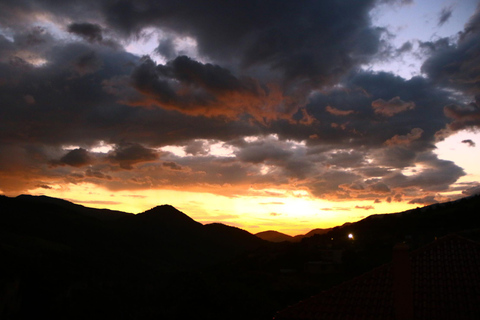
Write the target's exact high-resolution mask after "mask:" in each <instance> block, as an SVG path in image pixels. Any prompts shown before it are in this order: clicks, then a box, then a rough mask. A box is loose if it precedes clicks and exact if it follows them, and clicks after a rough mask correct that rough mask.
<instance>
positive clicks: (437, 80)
mask: <svg viewBox="0 0 480 320" xmlns="http://www.w3.org/2000/svg"><path fill="white" fill-rule="evenodd" d="M409 2H410V1H374V0H361V1H357V0H348V1H314V0H308V1H274V0H267V1H254V0H246V1H241V2H239V3H238V4H232V3H229V2H224V1H223V2H222V1H220V2H216V3H209V2H208V3H207V2H201V1H198V0H187V1H181V2H175V1H163V0H161V1H146V0H145V1H143V0H141V1H133V0H131V1H130V0H125V1H103V0H102V1H81V2H75V3H73V2H72V1H63V2H51V1H35V0H28V1H10V0H7V1H2V3H1V4H0V101H2V103H1V106H0V189H1V190H2V191H4V192H9V193H16V192H24V191H26V190H32V189H34V188H43V189H45V190H52V189H55V188H56V187H52V186H63V185H68V184H71V185H79V184H81V183H83V182H85V183H90V184H94V185H98V186H101V187H103V188H105V189H107V190H114V191H116V190H144V189H175V190H185V191H188V190H193V191H202V192H210V193H214V194H221V195H227V196H229V197H234V196H238V195H240V194H241V195H262V196H272V197H282V196H283V197H286V196H285V193H282V192H284V190H293V191H298V192H301V194H302V196H309V197H316V198H321V199H326V200H335V201H342V200H358V201H360V200H362V201H363V200H364V201H375V203H380V201H381V200H380V199H382V201H384V202H383V204H385V202H386V203H391V202H401V201H405V202H409V201H410V203H411V204H416V203H420V201H424V202H425V203H427V202H428V201H427V200H431V199H433V198H431V197H433V196H435V197H437V198H436V199H440V198H438V196H437V195H438V194H439V193H441V192H450V191H452V188H453V186H454V184H455V183H456V182H457V180H458V179H459V178H460V177H462V176H464V175H465V172H464V170H463V169H461V168H460V167H459V166H457V165H456V164H455V163H453V162H451V161H447V160H442V159H439V158H438V157H437V156H436V155H435V153H434V149H435V144H436V143H437V142H438V138H439V137H446V136H447V135H449V134H452V133H453V132H456V131H459V130H461V129H478V128H480V111H479V110H480V108H479V105H480V104H479V98H478V97H480V89H479V82H478V79H479V78H480V75H479V68H478V66H479V64H480V60H479V57H480V54H479V52H480V51H479V50H480V45H479V43H480V30H479V29H480V28H479V21H480V18H479V16H480V15H479V13H478V12H477V13H475V14H474V15H473V16H472V17H471V19H470V20H469V22H468V24H467V25H466V26H465V29H464V30H463V31H462V32H461V33H460V34H459V35H458V37H457V38H453V37H452V38H440V39H438V40H436V41H432V42H427V41H423V42H422V41H420V42H416V41H413V40H410V41H404V42H403V44H402V43H400V44H397V45H395V46H394V45H393V44H392V43H390V42H389V41H390V40H391V39H393V38H394V37H393V36H392V35H390V34H389V31H388V30H387V29H385V28H380V27H376V26H374V25H373V22H372V14H371V13H372V10H374V9H375V8H378V7H379V6H380V5H381V6H391V5H404V4H407V3H409ZM435 12H438V10H437V11H435ZM451 15H452V8H444V9H443V11H442V12H441V15H440V16H439V25H440V26H441V25H443V24H445V26H444V27H446V26H447V22H448V25H449V24H450V23H451V20H449V19H450V17H451ZM389 37H391V39H390V38H389ZM389 39H390V40H389ZM392 41H393V40H392ZM147 43H148V46H150V47H151V48H152V49H149V50H151V52H150V56H148V55H145V56H140V55H137V54H133V53H132V52H140V51H142V50H144V49H143V47H142V45H143V46H145V47H146V44H147ZM417 43H418V44H417ZM140 47H142V48H140ZM385 48H386V49H385ZM387 49H388V50H387ZM417 49H418V50H417ZM145 50H146V49H145ZM416 50H417V51H416ZM418 52H420V53H419V54H421V55H422V58H423V59H424V60H425V62H424V64H423V66H422V72H423V74H422V76H416V77H412V78H410V79H405V78H402V77H400V76H398V75H394V74H393V73H388V72H381V71H373V70H378V68H377V69H376V68H373V67H371V66H372V65H374V64H375V63H376V62H379V61H385V59H384V58H385V54H387V55H388V58H389V59H393V58H395V57H400V56H402V55H404V56H405V55H413V53H418ZM382 54H383V55H384V56H383V58H382ZM419 74H420V73H419ZM468 141H469V140H466V141H463V142H464V143H468V144H469V145H474V144H473V141H470V142H468ZM48 188H52V189H48ZM277 189H278V190H280V191H275V190H277ZM293 191H291V192H292V194H293ZM456 192H458V193H459V192H461V190H456ZM465 192H467V191H465ZM295 196H298V195H295ZM422 199H423V200H422ZM268 203H270V204H275V203H277V202H270V201H269V202H268ZM282 203H285V204H287V203H288V202H287V201H285V202H282ZM277 204H279V202H278V203H277ZM338 208H342V207H338ZM357 208H358V209H365V210H369V209H373V207H372V206H358V207H357ZM325 210H327V209H325ZM265 214H267V213H265Z"/></svg>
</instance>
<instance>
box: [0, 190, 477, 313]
mask: <svg viewBox="0 0 480 320" xmlns="http://www.w3.org/2000/svg"><path fill="white" fill-rule="evenodd" d="M479 207H480V197H479V196H477V197H469V198H464V199H461V200H458V201H453V202H449V203H442V204H437V205H432V206H427V207H423V208H417V209H413V210H408V211H405V212H400V213H395V214H382V215H372V216H369V217H367V218H365V219H362V220H360V221H358V222H354V223H345V224H344V225H342V226H338V227H335V228H332V229H330V230H321V229H320V230H319V229H314V230H312V231H311V232H310V233H307V234H306V235H303V236H302V239H301V240H300V241H283V242H278V243H275V242H271V240H269V241H265V240H262V239H260V238H259V236H256V235H252V234H250V233H249V232H247V231H245V230H242V229H239V228H236V227H231V226H227V225H223V224H220V223H212V224H206V225H203V224H201V223H199V222H197V221H195V220H193V219H192V218H190V217H189V216H188V215H186V214H184V213H183V212H181V211H179V210H177V209H176V208H174V207H172V206H170V205H161V206H157V207H154V208H152V209H150V210H147V211H145V212H143V213H139V214H128V213H123V212H118V211H111V210H101V209H93V208H87V207H84V206H81V205H76V204H73V203H71V202H68V201H65V200H61V199H55V198H49V197H43V196H40V197H38V196H18V197H16V198H10V197H6V196H0V260H1V261H2V264H0V295H1V297H2V298H4V299H3V301H6V303H3V304H2V303H0V318H2V319H3V318H5V319H32V318H38V317H41V316H48V317H49V318H50V319H87V318H88V319H100V318H103V319H105V318H108V319H109V318H116V319H129V318H137V319H158V318H161V319H163V318H165V319H188V318H194V317H197V318H208V319H235V320H236V319H258V320H266V319H272V317H273V316H274V315H275V312H276V311H278V310H282V309H284V308H286V307H287V306H288V305H291V304H294V303H297V302H298V301H301V300H304V299H306V298H308V297H309V296H311V295H313V294H317V293H318V292H321V291H323V290H326V289H328V288H330V287H331V286H333V285H337V284H339V283H342V282H344V281H347V280H349V279H351V278H352V277H354V276H356V275H359V274H361V273H363V272H365V271H368V270H371V269H373V268H375V267H377V266H379V265H381V264H383V263H386V262H387V261H390V260H391V253H392V248H393V246H394V245H395V244H396V243H398V242H406V243H408V244H409V246H410V247H411V248H412V249H415V248H418V247H419V246H423V245H425V244H428V243H431V242H432V241H434V240H435V239H436V238H440V237H442V236H444V235H447V234H451V233H457V234H459V235H461V236H463V237H466V238H468V239H471V240H476V241H479V240H480V215H479V214H478V208H479ZM312 233H313V235H312V236H308V235H310V234H312ZM349 233H352V234H354V239H350V238H348V234H349ZM268 234H270V235H279V234H280V233H277V232H274V231H272V232H268V233H267V235H268ZM280 235H281V234H280ZM260 236H261V234H260ZM284 238H287V239H290V238H292V237H290V236H287V237H284ZM297 238H298V237H297ZM294 239H295V237H294ZM267 240H268V239H267Z"/></svg>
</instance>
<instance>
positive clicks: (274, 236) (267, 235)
mask: <svg viewBox="0 0 480 320" xmlns="http://www.w3.org/2000/svg"><path fill="white" fill-rule="evenodd" d="M255 235H256V236H257V237H259V238H260V239H263V240H267V241H270V242H283V241H292V240H293V237H291V236H289V235H288V234H284V233H281V232H278V231H274V230H268V231H262V232H259V233H256V234H255Z"/></svg>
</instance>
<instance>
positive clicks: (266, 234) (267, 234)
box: [255, 228, 332, 242]
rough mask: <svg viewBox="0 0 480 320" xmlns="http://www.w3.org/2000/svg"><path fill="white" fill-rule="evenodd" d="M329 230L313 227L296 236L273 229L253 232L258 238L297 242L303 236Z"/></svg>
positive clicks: (328, 229) (323, 232)
mask: <svg viewBox="0 0 480 320" xmlns="http://www.w3.org/2000/svg"><path fill="white" fill-rule="evenodd" d="M330 230H332V228H327V229H319V228H317V229H313V230H311V231H309V232H308V233H306V234H300V235H296V236H293V237H292V236H289V235H288V234H285V233H281V232H278V231H274V230H268V231H262V232H258V233H255V235H256V236H257V237H259V238H260V239H263V240H267V241H271V242H284V241H288V242H299V241H302V239H303V238H308V237H311V236H314V235H316V234H325V233H327V232H328V231H330Z"/></svg>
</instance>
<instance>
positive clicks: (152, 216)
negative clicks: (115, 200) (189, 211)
mask: <svg viewBox="0 0 480 320" xmlns="http://www.w3.org/2000/svg"><path fill="white" fill-rule="evenodd" d="M136 218H137V220H138V219H140V220H147V221H149V222H158V223H162V224H175V225H199V226H201V225H202V224H201V223H199V222H196V221H195V220H193V219H192V218H190V217H189V216H187V215H186V214H185V213H183V212H181V211H180V210H178V209H177V208H175V207H173V206H171V205H168V204H164V205H160V206H156V207H154V208H152V209H150V210H147V211H145V212H142V213H140V214H137V215H136Z"/></svg>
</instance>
